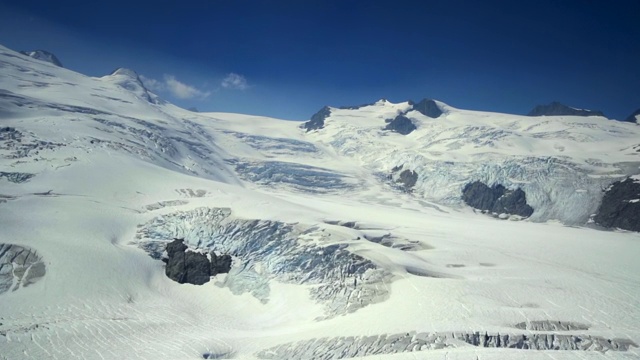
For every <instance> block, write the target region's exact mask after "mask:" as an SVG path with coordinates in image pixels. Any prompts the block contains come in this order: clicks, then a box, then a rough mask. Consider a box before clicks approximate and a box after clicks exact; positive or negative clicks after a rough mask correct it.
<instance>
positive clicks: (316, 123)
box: [302, 106, 331, 131]
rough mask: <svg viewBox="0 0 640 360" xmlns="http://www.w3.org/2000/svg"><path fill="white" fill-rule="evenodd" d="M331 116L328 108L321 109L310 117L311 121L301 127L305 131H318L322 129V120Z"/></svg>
mask: <svg viewBox="0 0 640 360" xmlns="http://www.w3.org/2000/svg"><path fill="white" fill-rule="evenodd" d="M329 116H331V108H330V107H328V106H325V107H323V108H322V109H320V111H318V112H317V113H315V114H313V115H312V116H311V120H309V121H307V122H305V123H304V124H302V126H303V127H304V128H305V129H306V130H307V131H311V130H319V129H322V128H323V127H324V120H325V119H326V118H328V117H329Z"/></svg>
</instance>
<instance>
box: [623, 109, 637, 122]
mask: <svg viewBox="0 0 640 360" xmlns="http://www.w3.org/2000/svg"><path fill="white" fill-rule="evenodd" d="M624 121H626V122H630V123H636V124H640V109H638V110H636V111H634V112H633V113H632V114H631V115H629V117H627V118H626V119H624Z"/></svg>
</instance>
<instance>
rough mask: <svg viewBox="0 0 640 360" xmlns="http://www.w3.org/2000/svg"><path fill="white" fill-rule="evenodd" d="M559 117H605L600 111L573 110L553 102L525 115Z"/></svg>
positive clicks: (539, 106)
mask: <svg viewBox="0 0 640 360" xmlns="http://www.w3.org/2000/svg"><path fill="white" fill-rule="evenodd" d="M560 115H574V116H602V117H605V115H604V114H603V113H602V111H598V110H586V109H574V108H572V107H570V106H567V105H564V104H561V103H559V102H557V101H554V102H552V103H550V104H547V105H538V106H536V107H535V108H533V110H531V111H530V112H529V114H527V116H560Z"/></svg>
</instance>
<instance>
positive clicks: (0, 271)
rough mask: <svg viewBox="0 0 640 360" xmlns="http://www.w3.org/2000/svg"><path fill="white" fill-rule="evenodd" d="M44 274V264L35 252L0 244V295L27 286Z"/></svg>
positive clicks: (22, 247) (25, 248)
mask: <svg viewBox="0 0 640 360" xmlns="http://www.w3.org/2000/svg"><path fill="white" fill-rule="evenodd" d="M44 274H45V266H44V262H43V261H42V259H41V258H40V256H39V255H38V254H36V252H35V251H33V250H32V249H29V248H27V247H24V246H19V245H13V244H1V243H0V294H2V293H5V292H7V291H10V290H11V291H16V290H18V289H20V288H21V287H26V286H29V285H31V284H33V283H35V282H37V281H38V280H40V279H41V278H42V277H43V276H44Z"/></svg>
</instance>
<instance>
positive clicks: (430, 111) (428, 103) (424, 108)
mask: <svg viewBox="0 0 640 360" xmlns="http://www.w3.org/2000/svg"><path fill="white" fill-rule="evenodd" d="M411 105H412V106H413V110H415V111H418V112H420V113H421V114H422V115H425V116H428V117H430V118H434V119H435V118H437V117H440V115H442V114H443V112H442V110H440V107H439V106H438V104H436V102H435V101H433V100H431V99H422V100H420V102H419V103H417V104H411Z"/></svg>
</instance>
